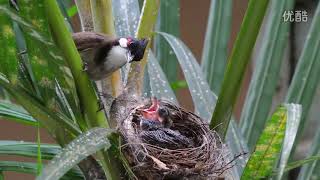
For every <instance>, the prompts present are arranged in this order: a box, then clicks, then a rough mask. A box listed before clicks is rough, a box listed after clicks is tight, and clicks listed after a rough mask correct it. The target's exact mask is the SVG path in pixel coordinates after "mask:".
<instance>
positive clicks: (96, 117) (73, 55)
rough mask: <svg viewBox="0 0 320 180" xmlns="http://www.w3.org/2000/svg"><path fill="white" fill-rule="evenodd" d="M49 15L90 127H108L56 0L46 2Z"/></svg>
mask: <svg viewBox="0 0 320 180" xmlns="http://www.w3.org/2000/svg"><path fill="white" fill-rule="evenodd" d="M45 4H46V5H47V8H46V10H47V15H48V19H49V23H50V25H51V29H52V31H53V33H54V34H55V37H56V41H57V43H58V46H59V47H60V49H61V50H62V52H63V53H64V55H65V58H66V61H67V63H68V65H69V67H70V70H71V72H72V75H73V78H74V80H75V84H76V87H77V90H78V95H79V98H80V101H81V103H82V104H81V105H82V109H83V111H84V113H85V116H86V121H87V123H88V126H89V127H96V126H99V127H108V124H107V120H106V117H105V115H104V113H103V112H102V111H100V112H97V110H98V109H99V106H98V103H97V96H96V94H95V90H94V88H93V86H92V85H91V81H90V80H89V78H88V76H87V74H86V73H84V72H83V71H82V63H81V62H82V61H81V58H80V55H79V53H78V51H77V49H76V46H75V44H74V42H73V40H72V38H71V34H70V32H69V31H68V29H67V27H66V26H65V23H64V20H63V16H62V15H61V13H60V9H59V7H58V4H57V3H56V1H54V0H46V3H45Z"/></svg>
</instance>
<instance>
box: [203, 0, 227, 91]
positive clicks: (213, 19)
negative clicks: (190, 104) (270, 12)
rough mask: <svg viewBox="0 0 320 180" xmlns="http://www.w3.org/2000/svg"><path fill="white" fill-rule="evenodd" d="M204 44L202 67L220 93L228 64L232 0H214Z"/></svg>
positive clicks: (212, 87)
mask: <svg viewBox="0 0 320 180" xmlns="http://www.w3.org/2000/svg"><path fill="white" fill-rule="evenodd" d="M209 12H210V14H209V19H208V24H207V31H206V36H205V41H204V45H203V47H204V48H203V52H202V60H201V68H202V70H203V72H204V74H205V76H206V78H207V81H208V82H209V85H210V88H211V90H212V91H213V92H215V93H219V92H220V88H221V84H222V79H223V75H224V71H225V67H226V64H227V51H228V49H227V48H228V41H229V38H230V32H231V17H232V0H224V1H220V0H212V1H211V5H210V11H209Z"/></svg>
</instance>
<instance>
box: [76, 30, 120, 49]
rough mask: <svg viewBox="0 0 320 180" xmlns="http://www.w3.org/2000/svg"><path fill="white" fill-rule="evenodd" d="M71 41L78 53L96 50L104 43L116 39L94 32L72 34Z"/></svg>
mask: <svg viewBox="0 0 320 180" xmlns="http://www.w3.org/2000/svg"><path fill="white" fill-rule="evenodd" d="M72 38H73V41H74V43H75V45H76V47H77V49H78V51H87V50H89V49H98V48H100V47H102V46H105V44H106V43H108V42H112V41H114V40H115V39H116V38H115V37H113V36H109V35H106V34H101V33H96V32H78V33H73V34H72Z"/></svg>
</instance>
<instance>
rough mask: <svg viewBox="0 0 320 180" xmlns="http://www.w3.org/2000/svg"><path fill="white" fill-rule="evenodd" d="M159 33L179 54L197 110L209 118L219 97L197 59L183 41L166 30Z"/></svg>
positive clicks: (178, 57) (202, 115)
mask: <svg viewBox="0 0 320 180" xmlns="http://www.w3.org/2000/svg"><path fill="white" fill-rule="evenodd" d="M159 34H160V35H161V36H163V37H164V38H165V40H166V41H168V43H169V44H170V46H171V48H172V49H173V51H174V52H175V54H176V56H177V59H178V61H179V63H180V66H181V69H182V71H183V74H184V76H185V78H186V81H187V83H188V86H189V88H190V89H189V90H190V93H191V96H192V100H193V103H194V105H195V112H196V113H197V114H199V115H200V116H201V117H202V118H203V119H205V120H209V119H210V118H211V115H212V112H213V109H214V106H215V103H216V99H217V97H216V96H215V95H214V94H213V93H212V92H211V90H210V88H209V85H208V83H207V82H206V80H205V79H204V77H203V76H202V72H201V69H200V67H199V64H198V62H197V60H196V59H195V57H194V56H193V55H192V53H191V51H190V50H189V49H188V48H187V47H186V45H185V44H184V43H183V42H182V41H180V40H179V39H177V38H176V37H174V36H172V35H170V34H167V33H164V32H159Z"/></svg>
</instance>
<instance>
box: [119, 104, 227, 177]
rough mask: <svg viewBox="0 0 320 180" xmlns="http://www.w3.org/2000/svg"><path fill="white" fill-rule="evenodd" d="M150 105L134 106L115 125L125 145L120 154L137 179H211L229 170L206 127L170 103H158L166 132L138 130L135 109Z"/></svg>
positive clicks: (219, 144)
mask: <svg viewBox="0 0 320 180" xmlns="http://www.w3.org/2000/svg"><path fill="white" fill-rule="evenodd" d="M150 103H151V102H150V101H148V102H143V103H141V104H137V106H136V108H133V109H131V110H130V113H129V115H128V116H127V117H126V118H125V119H123V120H122V121H120V122H119V124H118V128H119V130H120V133H121V135H122V136H123V138H124V141H125V144H123V146H122V148H121V150H122V152H123V154H124V155H125V157H126V159H127V160H128V162H129V164H130V166H131V169H132V170H133V172H134V174H135V175H136V177H137V178H138V179H152V180H155V179H215V178H218V177H221V176H222V175H223V174H224V172H225V171H226V170H228V169H230V168H231V167H232V166H233V164H232V163H231V161H230V158H229V155H230V153H229V152H228V150H227V148H226V145H225V144H223V143H222V141H221V139H220V137H219V135H218V134H217V133H216V132H215V131H213V130H210V129H209V126H208V123H207V122H204V120H202V119H201V118H200V117H199V116H197V115H195V114H194V113H192V112H189V111H187V110H185V109H183V108H181V107H178V106H176V105H174V104H172V103H170V102H167V101H160V106H162V107H164V108H167V110H168V112H169V118H170V120H171V121H172V124H171V125H170V127H169V128H164V127H160V128H156V129H152V130H141V127H139V126H140V125H139V118H140V114H139V111H138V109H139V108H141V107H148V106H150Z"/></svg>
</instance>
